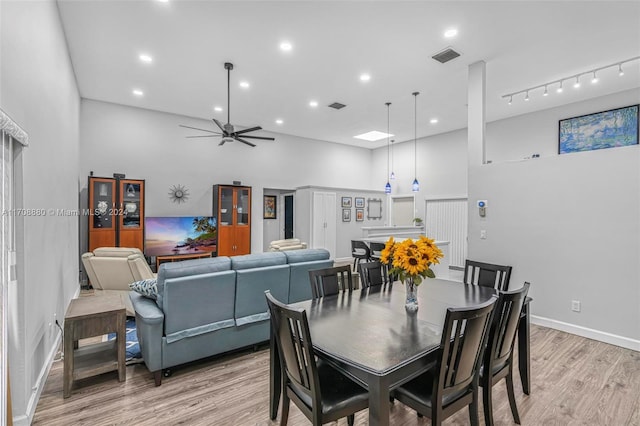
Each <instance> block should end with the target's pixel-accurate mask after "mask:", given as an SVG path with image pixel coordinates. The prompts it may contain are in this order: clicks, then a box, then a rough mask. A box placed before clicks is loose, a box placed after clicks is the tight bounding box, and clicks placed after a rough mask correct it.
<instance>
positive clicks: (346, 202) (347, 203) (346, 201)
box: [342, 197, 351, 209]
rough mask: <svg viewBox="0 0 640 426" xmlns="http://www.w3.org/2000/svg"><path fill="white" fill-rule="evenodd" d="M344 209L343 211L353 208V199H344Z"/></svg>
mask: <svg viewBox="0 0 640 426" xmlns="http://www.w3.org/2000/svg"><path fill="white" fill-rule="evenodd" d="M342 208H343V209H350V208H351V197H342Z"/></svg>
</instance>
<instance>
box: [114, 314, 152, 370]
mask: <svg viewBox="0 0 640 426" xmlns="http://www.w3.org/2000/svg"><path fill="white" fill-rule="evenodd" d="M126 329H127V338H126V343H125V351H126V358H127V364H137V363H140V362H144V361H143V359H142V353H140V344H139V343H138V333H137V332H136V319H135V318H131V317H128V318H127V325H126ZM115 338H116V333H109V334H108V335H107V340H115Z"/></svg>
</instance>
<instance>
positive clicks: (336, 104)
mask: <svg viewBox="0 0 640 426" xmlns="http://www.w3.org/2000/svg"><path fill="white" fill-rule="evenodd" d="M344 107H346V105H345V104H341V103H340V102H334V103H332V104H331V105H329V108H333V109H342V108H344Z"/></svg>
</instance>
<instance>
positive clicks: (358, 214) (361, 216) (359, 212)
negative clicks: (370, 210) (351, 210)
mask: <svg viewBox="0 0 640 426" xmlns="http://www.w3.org/2000/svg"><path fill="white" fill-rule="evenodd" d="M363 220H364V209H356V222H362V221H363Z"/></svg>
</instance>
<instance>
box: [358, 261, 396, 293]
mask: <svg viewBox="0 0 640 426" xmlns="http://www.w3.org/2000/svg"><path fill="white" fill-rule="evenodd" d="M358 272H359V273H360V283H361V284H362V288H367V287H371V286H376V285H383V284H387V283H388V282H389V269H388V267H387V265H385V264H384V263H380V262H378V261H374V262H363V263H360V265H358Z"/></svg>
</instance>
